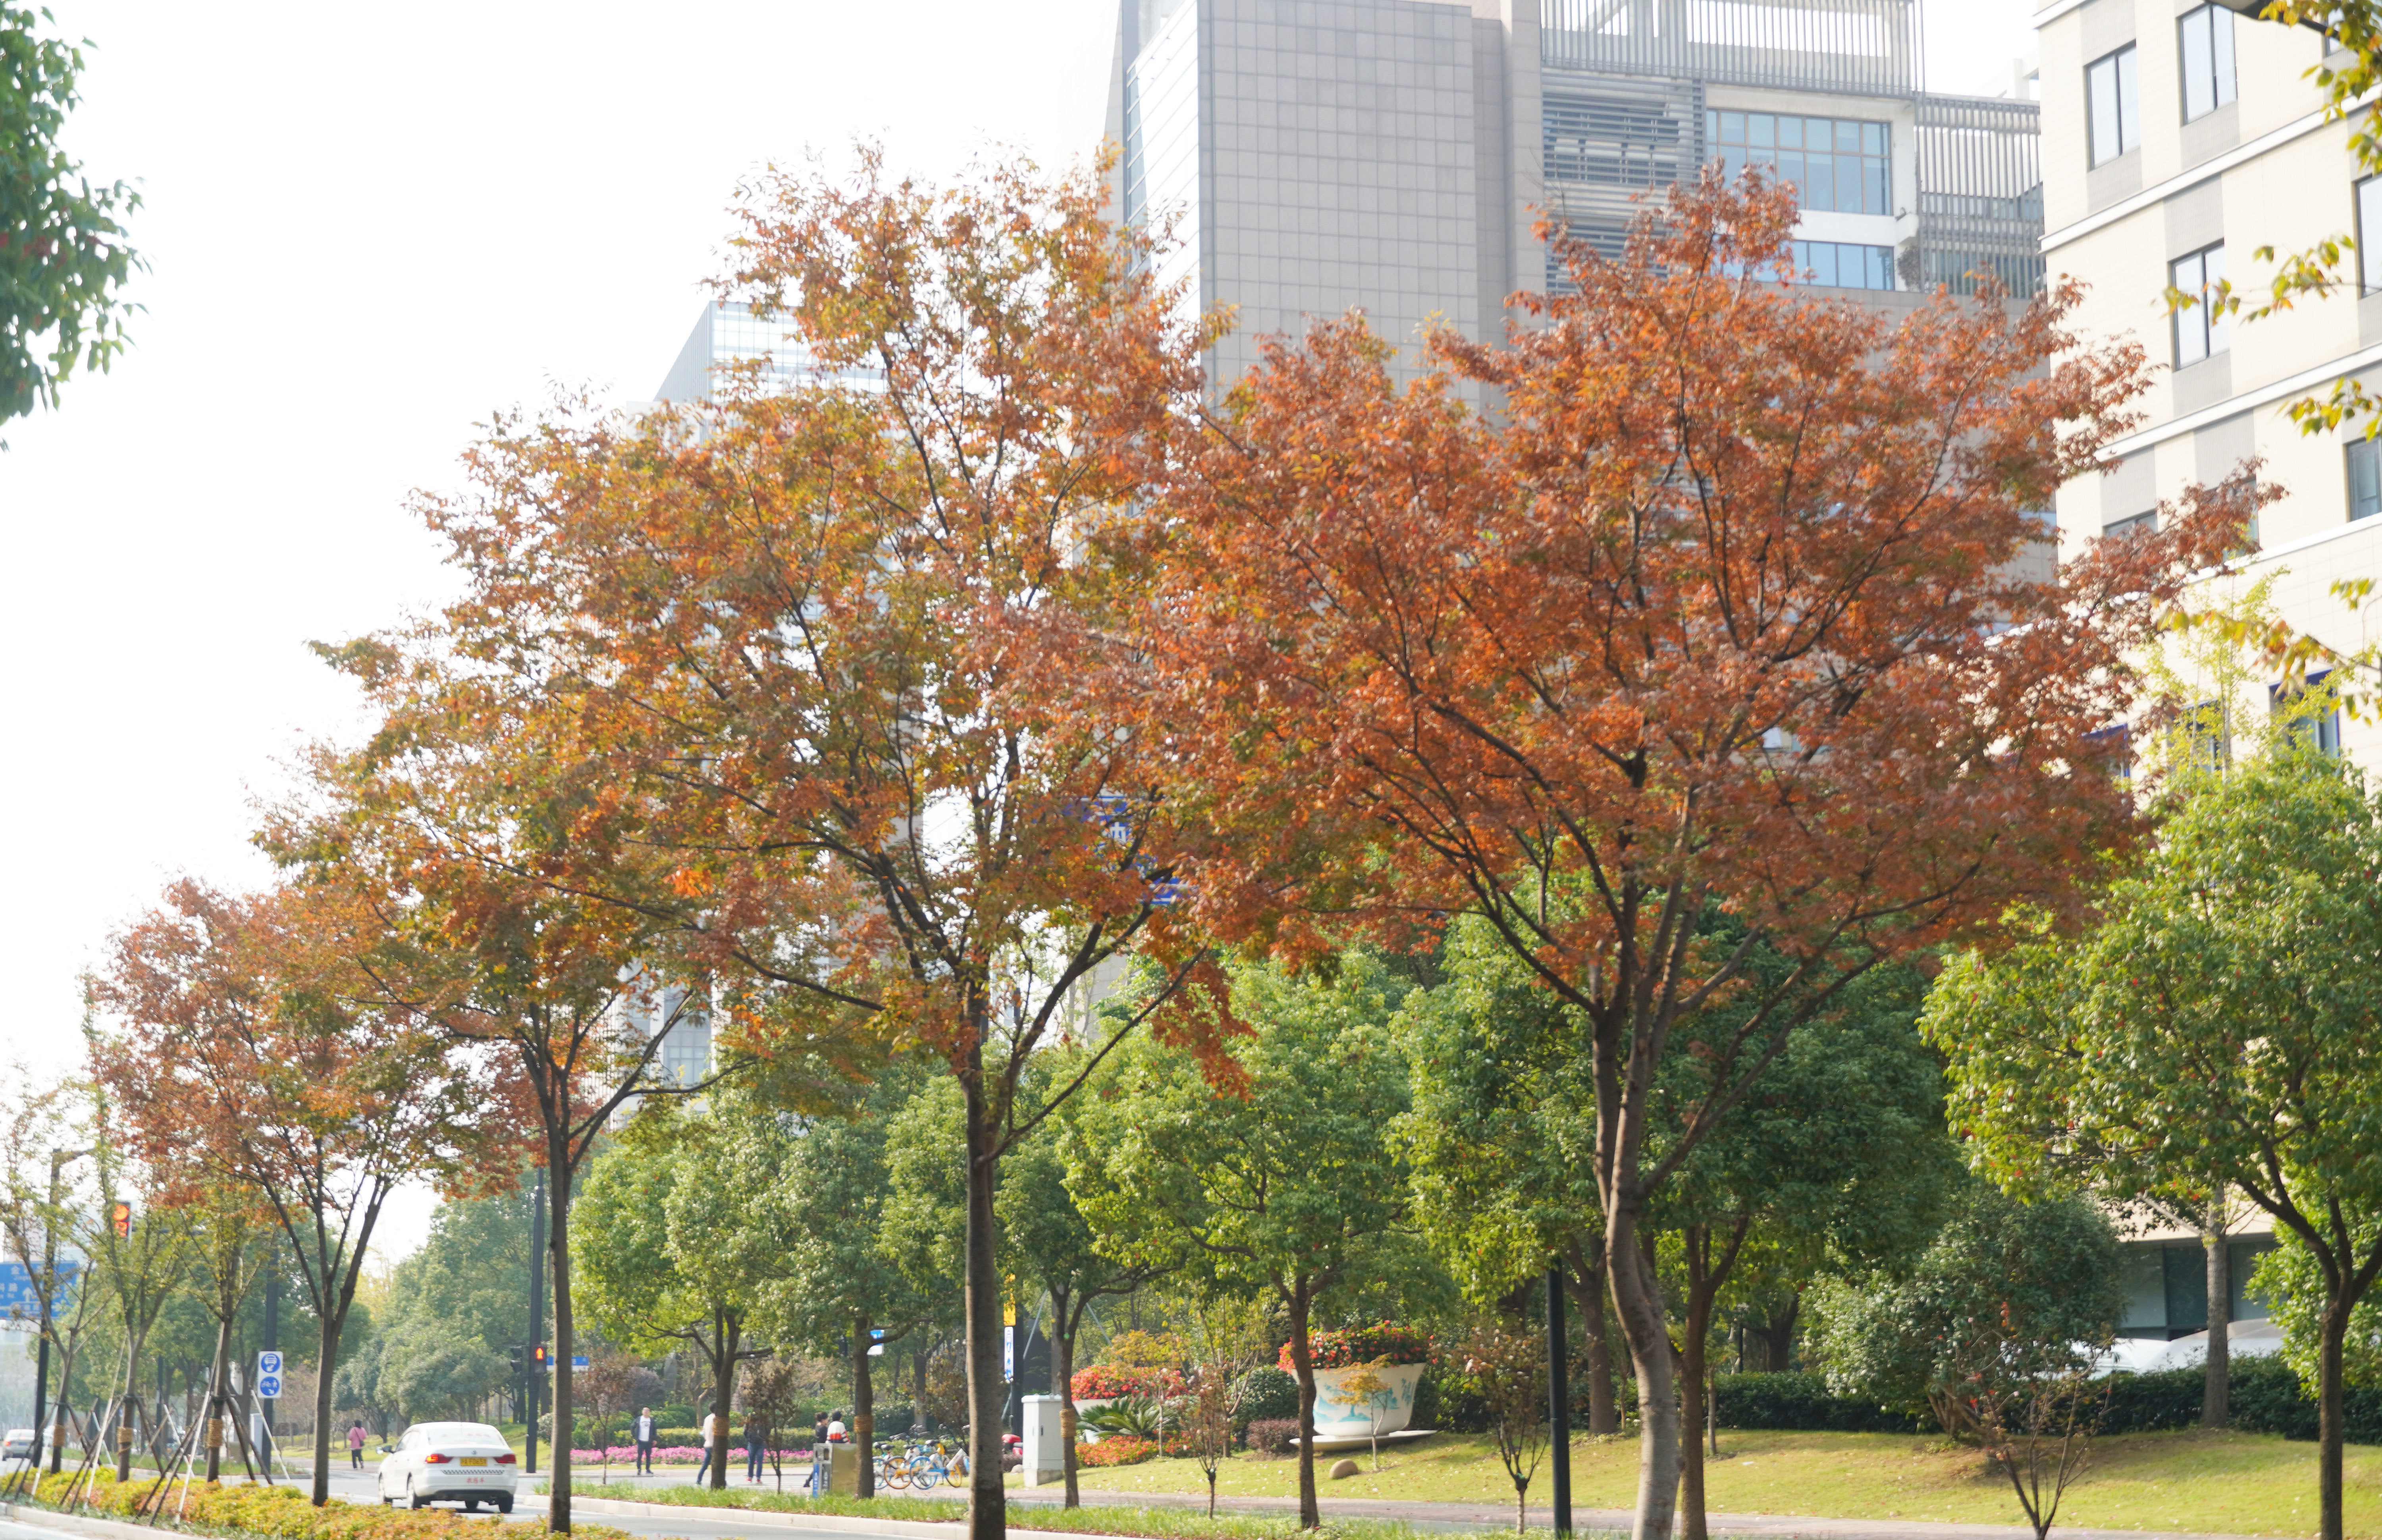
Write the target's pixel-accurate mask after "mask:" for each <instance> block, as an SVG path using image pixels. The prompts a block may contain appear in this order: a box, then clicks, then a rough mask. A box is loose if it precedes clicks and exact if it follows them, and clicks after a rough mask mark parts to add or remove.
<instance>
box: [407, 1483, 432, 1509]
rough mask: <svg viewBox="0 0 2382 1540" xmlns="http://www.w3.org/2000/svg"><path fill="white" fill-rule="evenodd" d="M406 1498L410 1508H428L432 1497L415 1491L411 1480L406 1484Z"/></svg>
mask: <svg viewBox="0 0 2382 1540" xmlns="http://www.w3.org/2000/svg"><path fill="white" fill-rule="evenodd" d="M405 1498H406V1506H407V1507H409V1508H428V1507H429V1506H430V1499H429V1498H428V1497H424V1496H423V1495H422V1494H421V1493H419V1492H417V1491H415V1490H414V1489H413V1483H412V1482H411V1481H408V1482H407V1483H406V1484H405Z"/></svg>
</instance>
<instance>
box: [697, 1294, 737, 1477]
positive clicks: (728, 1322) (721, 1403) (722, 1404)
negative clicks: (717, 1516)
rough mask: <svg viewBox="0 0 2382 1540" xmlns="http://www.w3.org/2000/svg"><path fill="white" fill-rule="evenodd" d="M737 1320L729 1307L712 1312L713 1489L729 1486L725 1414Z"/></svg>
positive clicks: (733, 1385) (732, 1381) (732, 1380)
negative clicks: (714, 1356) (716, 1354)
mask: <svg viewBox="0 0 2382 1540" xmlns="http://www.w3.org/2000/svg"><path fill="white" fill-rule="evenodd" d="M741 1324H742V1323H740V1322H739V1321H738V1320H737V1318H736V1313H735V1312H734V1311H732V1310H724V1309H723V1310H715V1311H713V1312H712V1314H711V1325H712V1344H713V1346H715V1347H717V1348H718V1350H719V1361H718V1363H717V1364H715V1365H714V1368H715V1370H716V1371H717V1372H716V1374H715V1375H714V1377H713V1379H712V1382H711V1417H712V1426H713V1427H714V1428H715V1429H717V1430H718V1431H716V1432H715V1433H713V1435H712V1436H711V1441H712V1445H713V1448H714V1449H715V1450H716V1451H717V1453H718V1458H717V1459H715V1460H714V1461H712V1462H711V1470H710V1472H709V1473H708V1475H707V1478H706V1479H708V1480H709V1481H710V1483H711V1489H712V1490H713V1491H715V1492H725V1491H726V1490H728V1414H729V1410H730V1407H731V1403H732V1402H733V1400H734V1399H735V1394H736V1341H737V1338H738V1336H739V1335H740V1333H739V1331H738V1327H739V1326H740V1325H741Z"/></svg>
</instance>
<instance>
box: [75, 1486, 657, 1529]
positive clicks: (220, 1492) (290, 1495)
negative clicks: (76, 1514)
mask: <svg viewBox="0 0 2382 1540" xmlns="http://www.w3.org/2000/svg"><path fill="white" fill-rule="evenodd" d="M79 1481H80V1478H79V1477H78V1476H77V1475H76V1474H75V1473H73V1472H71V1471H67V1472H61V1473H58V1474H57V1475H54V1476H44V1477H43V1478H42V1485H41V1494H40V1499H39V1500H40V1501H41V1502H42V1504H43V1506H45V1507H49V1508H54V1509H61V1510H66V1509H78V1508H79V1507H80V1505H79V1504H76V1503H75V1502H74V1501H73V1498H74V1496H75V1494H76V1493H77V1492H78V1491H79V1490H80V1488H79V1485H78V1483H79ZM154 1485H156V1483H155V1481H154V1479H153V1478H152V1477H146V1476H143V1477H139V1478H136V1479H134V1480H132V1481H128V1482H123V1483H120V1484H119V1483H118V1482H117V1480H116V1478H115V1476H114V1474H113V1473H109V1472H105V1471H103V1472H101V1473H99V1479H98V1480H97V1481H96V1482H95V1483H93V1484H92V1489H91V1493H90V1509H91V1510H92V1511H94V1512H99V1513H108V1514H115V1515H117V1516H118V1517H130V1516H131V1515H133V1514H136V1513H139V1512H141V1505H142V1504H143V1503H144V1501H145V1500H146V1499H147V1498H148V1497H149V1493H150V1489H151V1487H153V1486H154ZM162 1496H163V1499H164V1504H165V1508H166V1515H167V1516H168V1517H169V1518H170V1517H174V1516H177V1515H178V1516H179V1518H180V1520H181V1522H183V1523H184V1524H185V1525H195V1526H197V1527H200V1528H204V1529H215V1530H232V1531H236V1532H238V1533H239V1534H261V1535H270V1536H272V1537H273V1540H461V1537H464V1536H474V1535H482V1536H484V1535H485V1533H486V1532H485V1527H484V1526H485V1520H482V1519H478V1518H470V1519H467V1518H465V1517H464V1516H463V1515H462V1514H461V1513H460V1511H458V1510H456V1509H447V1508H424V1509H391V1508H383V1507H381V1506H380V1505H379V1504H377V1503H374V1504H369V1505H367V1504H363V1503H345V1502H333V1503H325V1505H324V1506H322V1507H321V1508H316V1507H315V1506H314V1505H313V1504H312V1503H310V1502H308V1501H307V1500H306V1494H305V1493H303V1492H301V1491H300V1490H299V1489H298V1488H297V1487H295V1486H217V1485H192V1486H191V1487H190V1495H189V1500H188V1501H187V1502H185V1501H183V1500H182V1487H181V1485H180V1484H179V1483H178V1482H177V1483H169V1484H168V1485H166V1486H165V1487H164V1488H162ZM571 1533H572V1534H575V1535H578V1536H580V1537H581V1540H630V1536H629V1533H628V1532H627V1531H626V1530H621V1529H615V1528H612V1527H611V1526H609V1525H607V1524H576V1525H573V1526H572V1528H571Z"/></svg>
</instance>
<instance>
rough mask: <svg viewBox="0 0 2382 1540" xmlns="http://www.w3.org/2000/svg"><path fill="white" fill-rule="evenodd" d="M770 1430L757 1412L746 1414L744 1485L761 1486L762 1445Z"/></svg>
mask: <svg viewBox="0 0 2382 1540" xmlns="http://www.w3.org/2000/svg"><path fill="white" fill-rule="evenodd" d="M768 1432H769V1430H768V1429H767V1428H766V1427H764V1426H762V1424H761V1414H760V1413H759V1412H746V1413H744V1485H747V1486H758V1485H761V1445H762V1442H763V1440H764V1439H766V1438H767V1436H768Z"/></svg>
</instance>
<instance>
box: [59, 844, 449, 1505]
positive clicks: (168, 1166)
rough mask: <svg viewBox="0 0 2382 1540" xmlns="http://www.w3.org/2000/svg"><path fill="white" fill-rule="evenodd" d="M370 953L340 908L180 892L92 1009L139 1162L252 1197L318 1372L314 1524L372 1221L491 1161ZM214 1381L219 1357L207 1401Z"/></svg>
mask: <svg viewBox="0 0 2382 1540" xmlns="http://www.w3.org/2000/svg"><path fill="white" fill-rule="evenodd" d="M379 935H380V933H379V932H378V930H377V929H376V927H375V926H374V923H373V916H372V915H371V913H370V912H369V911H367V910H366V909H365V908H364V907H363V906H362V905H360V904H358V903H356V902H355V901H353V900H352V898H348V897H345V896H342V895H339V894H336V893H326V892H311V893H310V892H304V891H300V890H295V889H289V888H277V889H274V890H271V891H268V892H265V893H262V894H252V895H232V894H225V893H220V892H217V891H215V889H213V888H210V887H208V886H205V885H203V884H202V883H198V882H195V881H190V880H187V879H186V880H183V881H179V882H177V883H175V884H174V885H173V886H170V887H168V888H167V889H166V895H165V901H164V903H163V904H161V905H160V906H159V907H158V908H157V909H155V910H153V911H150V912H149V913H147V914H145V915H143V916H141V918H140V919H139V920H137V921H135V922H134V923H132V924H130V925H129V926H128V927H126V928H125V929H124V930H123V931H122V932H120V933H119V934H118V935H117V936H116V937H115V940H114V942H113V944H112V946H111V947H110V948H109V954H108V959H107V962H106V966H105V968H104V971H103V972H102V973H101V974H100V976H99V978H98V979H97V981H96V983H95V985H94V991H93V993H94V1000H95V1004H96V1005H97V1006H98V1008H99V1009H100V1011H101V1012H102V1015H103V1027H102V1030H100V1031H97V1032H95V1033H93V1035H92V1045H91V1057H92V1069H93V1071H94V1073H95V1074H96V1076H97V1077H98V1079H99V1080H100V1082H101V1083H102V1084H104V1086H105V1087H106V1088H107V1090H108V1092H109V1094H111V1095H112V1096H113V1097H114V1099H115V1101H116V1104H117V1108H118V1110H119V1111H120V1113H121V1115H122V1118H123V1120H124V1122H125V1124H126V1125H127V1126H128V1127H129V1129H130V1130H131V1131H132V1133H133V1137H134V1141H135V1143H136V1145H137V1149H138V1153H139V1154H140V1155H141V1158H142V1159H143V1160H144V1161H146V1162H147V1163H148V1164H149V1165H150V1166H151V1167H153V1168H155V1169H157V1170H159V1171H162V1172H166V1173H168V1174H169V1175H170V1176H171V1177H172V1178H173V1179H176V1180H178V1182H180V1183H182V1184H183V1185H184V1186H185V1187H190V1188H192V1189H193V1190H196V1189H203V1188H208V1187H215V1188H221V1189H229V1190H234V1191H238V1192H244V1193H248V1194H251V1195H252V1196H253V1198H254V1199H255V1200H256V1201H257V1203H258V1204H259V1205H260V1206H261V1207H263V1208H264V1210H265V1212H266V1213H268V1214H269V1215H270V1216H271V1222H272V1223H273V1225H274V1226H275V1227H276V1228H278V1229H279V1230H280V1231H281V1234H282V1236H283V1237H284V1238H286V1240H287V1241H288V1242H289V1254H290V1256H291V1258H292V1260H293V1261H294V1262H295V1264H296V1265H297V1268H298V1275H299V1277H300V1278H301V1280H302V1282H303V1284H304V1286H305V1289H306V1295H307V1300H308V1302H309V1303H310V1304H312V1306H313V1310H314V1318H315V1320H316V1321H317V1322H318V1323H319V1325H320V1341H319V1342H318V1343H317V1357H316V1359H315V1362H316V1363H317V1364H318V1365H321V1366H325V1370H324V1372H322V1373H320V1374H318V1375H316V1376H315V1387H314V1413H313V1416H314V1473H313V1501H314V1502H315V1504H316V1505H317V1506H319V1505H321V1504H323V1503H325V1502H327V1501H329V1500H330V1485H329V1483H330V1437H331V1380H332V1376H331V1375H330V1374H329V1373H328V1370H327V1365H330V1364H333V1363H338V1351H339V1338H340V1335H341V1333H342V1332H343V1331H344V1330H345V1328H346V1325H347V1318H348V1311H349V1309H350V1306H351V1305H352V1303H353V1302H354V1300H355V1293H356V1285H357V1282H358V1280H359V1279H360V1278H361V1277H362V1272H363V1265H364V1260H365V1257H366V1255H367V1249H368V1248H369V1247H370V1245H371V1243H372V1236H373V1229H374V1226H375V1225H376V1224H377V1223H378V1221H379V1218H380V1214H381V1209H382V1205H383V1204H385V1203H386V1202H387V1198H388V1195H389V1193H390V1192H392V1191H393V1190H394V1189H395V1188H396V1186H397V1185H398V1183H399V1182H400V1181H404V1180H407V1179H419V1178H428V1179H432V1180H434V1181H443V1182H446V1183H449V1184H460V1183H462V1182H464V1181H467V1180H468V1179H471V1178H472V1177H473V1174H474V1173H475V1172H476V1171H478V1170H479V1169H480V1168H481V1167H482V1165H483V1164H484V1162H485V1159H486V1158H487V1156H488V1155H489V1153H490V1151H491V1149H492V1147H493V1145H494V1143H495V1141H493V1140H492V1138H491V1136H490V1132H489V1130H488V1128H487V1126H486V1124H485V1121H484V1118H485V1113H486V1111H487V1110H488V1106H489V1104H490V1101H491V1099H492V1097H494V1095H495V1094H496V1088H495V1086H494V1085H493V1083H492V1082H491V1081H490V1080H489V1078H488V1076H487V1075H486V1073H485V1069H484V1068H483V1067H482V1066H479V1065H476V1064H474V1063H473V1062H472V1061H471V1060H470V1059H469V1058H468V1057H465V1056H462V1055H459V1054H457V1053H454V1052H452V1051H451V1049H450V1047H449V1045H446V1044H444V1043H442V1042H440V1041H438V1040H437V1039H436V1037H435V1036H433V1035H431V1034H429V1033H425V1032H424V1030H423V1023H422V1022H421V1021H419V1020H418V1019H416V1018H414V1017H413V1016H412V1015H411V1013H410V1012H408V1011H405V1010H403V1009H401V1008H395V1009H393V1008H389V1007H387V1005H386V1004H385V1003H383V1002H380V1001H378V1000H376V999H374V998H373V997H372V996H374V993H375V992H374V991H373V990H372V988H371V987H370V984H369V981H368V979H367V977H366V976H365V974H364V972H362V970H361V969H360V968H359V966H358V964H357V956H358V951H359V949H360V948H363V947H371V946H372V945H374V943H375V941H376V939H378V938H379ZM222 1375H223V1360H222V1354H221V1352H220V1351H218V1353H217V1358H216V1364H215V1384H214V1385H213V1386H212V1387H211V1393H212V1395H213V1396H214V1397H215V1399H216V1400H217V1401H219V1400H220V1399H221V1397H222V1395H223V1385H222ZM208 1462H209V1466H210V1468H211V1469H212V1468H213V1465H214V1462H215V1452H214V1451H213V1450H212V1449H211V1450H210V1451H209V1455H208Z"/></svg>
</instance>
